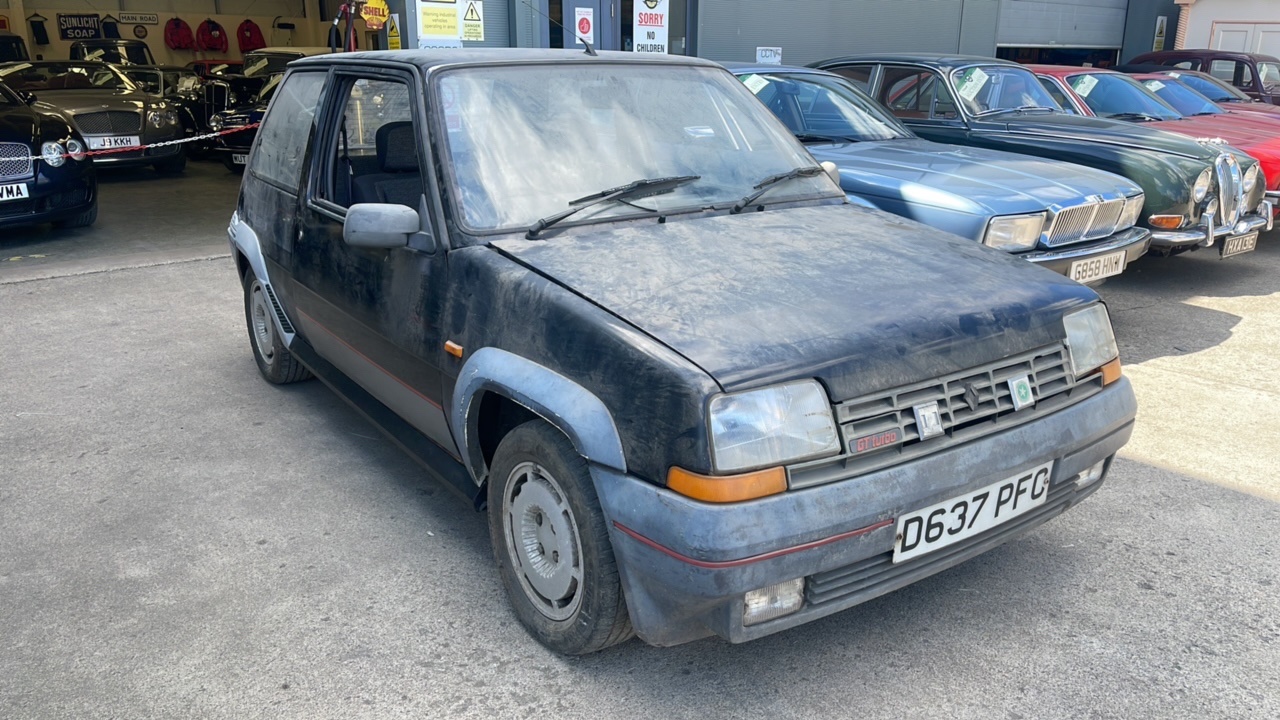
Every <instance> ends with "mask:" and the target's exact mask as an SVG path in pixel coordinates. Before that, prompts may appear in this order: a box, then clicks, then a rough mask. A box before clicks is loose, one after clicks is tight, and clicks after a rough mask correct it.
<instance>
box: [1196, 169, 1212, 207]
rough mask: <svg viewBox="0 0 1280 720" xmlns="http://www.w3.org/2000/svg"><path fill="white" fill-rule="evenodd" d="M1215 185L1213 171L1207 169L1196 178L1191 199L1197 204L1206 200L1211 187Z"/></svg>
mask: <svg viewBox="0 0 1280 720" xmlns="http://www.w3.org/2000/svg"><path fill="white" fill-rule="evenodd" d="M1212 184H1213V171H1212V170H1210V169H1209V168H1205V169H1204V170H1203V171H1202V172H1201V173H1200V175H1199V177H1197V178H1196V184H1195V185H1193V186H1192V187H1191V198H1192V199H1193V200H1195V201H1196V202H1200V201H1201V200H1204V199H1205V198H1206V197H1208V195H1209V187H1210V186H1211V185H1212Z"/></svg>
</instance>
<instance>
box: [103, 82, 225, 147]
mask: <svg viewBox="0 0 1280 720" xmlns="http://www.w3.org/2000/svg"><path fill="white" fill-rule="evenodd" d="M120 71H121V72H123V73H124V74H125V75H126V76H128V78H129V79H130V80H132V81H133V82H134V84H136V85H137V86H138V87H140V88H142V89H143V90H145V91H146V92H148V93H151V94H152V95H159V96H160V97H161V98H164V101H165V102H166V103H167V104H168V105H169V107H170V108H172V109H173V110H174V111H175V112H177V113H178V119H179V120H180V121H181V122H182V134H183V137H186V138H191V137H194V136H196V135H202V134H205V133H207V132H208V131H209V118H210V117H211V116H212V115H213V114H214V113H217V112H221V111H223V110H226V109H227V108H226V107H225V106H218V105H216V104H213V103H211V102H210V95H211V93H210V92H208V88H206V87H205V82H204V81H203V80H202V79H201V77H200V76H199V75H198V74H196V72H195V71H194V70H192V69H191V68H186V67H178V66H165V65H157V66H147V65H123V66H121V67H120ZM212 146H213V143H212V141H196V142H192V143H188V144H187V145H186V148H187V152H189V153H190V152H192V151H193V150H194V151H197V152H203V151H204V150H207V149H209V148H211V147H212Z"/></svg>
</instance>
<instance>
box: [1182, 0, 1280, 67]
mask: <svg viewBox="0 0 1280 720" xmlns="http://www.w3.org/2000/svg"><path fill="white" fill-rule="evenodd" d="M1189 11H1190V12H1189V21H1188V22H1187V39H1186V42H1185V47H1187V48H1204V47H1214V46H1215V42H1214V29H1215V28H1214V23H1215V22H1216V23H1217V30H1218V33H1217V34H1218V35H1219V42H1218V43H1217V44H1218V45H1226V46H1227V47H1230V45H1231V43H1232V42H1233V41H1238V42H1242V43H1244V44H1245V45H1246V46H1247V47H1246V48H1245V49H1246V50H1247V51H1250V52H1265V53H1269V54H1272V55H1280V0H1197V1H1196V2H1195V4H1193V5H1191V6H1190V7H1189ZM1224 32H1225V33H1227V37H1222V34H1223V33H1224ZM1259 45H1261V48H1262V49H1258V48H1259ZM1231 49H1235V48H1231Z"/></svg>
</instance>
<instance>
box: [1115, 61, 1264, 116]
mask: <svg viewBox="0 0 1280 720" xmlns="http://www.w3.org/2000/svg"><path fill="white" fill-rule="evenodd" d="M1142 63H1152V64H1155V65H1165V66H1167V67H1180V68H1183V69H1186V70H1199V71H1201V72H1206V73H1209V74H1210V75H1212V76H1213V77H1216V78H1218V79H1219V80H1222V81H1224V82H1227V83H1230V84H1231V85H1232V86H1233V87H1236V88H1239V89H1240V90H1241V91H1243V92H1244V93H1245V94H1246V95H1248V96H1249V97H1252V98H1255V99H1258V100H1261V101H1263V102H1268V103H1271V104H1272V105H1280V59H1277V58H1275V57H1272V56H1271V55H1262V54H1261V53H1247V52H1233V51H1230V50H1209V49H1207V48H1206V49H1200V50H1161V51H1160V52H1149V53H1144V54H1142V55H1139V56H1137V57H1135V58H1134V59H1132V60H1130V61H1129V64H1131V65H1138V64H1142Z"/></svg>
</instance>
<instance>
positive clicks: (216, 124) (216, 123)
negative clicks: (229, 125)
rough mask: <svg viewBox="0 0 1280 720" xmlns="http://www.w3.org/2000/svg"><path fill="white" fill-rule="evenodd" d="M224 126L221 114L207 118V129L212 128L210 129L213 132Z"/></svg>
mask: <svg viewBox="0 0 1280 720" xmlns="http://www.w3.org/2000/svg"><path fill="white" fill-rule="evenodd" d="M224 126H225V123H224V122H223V120H222V116H221V115H214V116H213V117H211V118H209V129H210V130H212V131H214V132H218V131H220V130H222V128H223V127H224Z"/></svg>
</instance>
